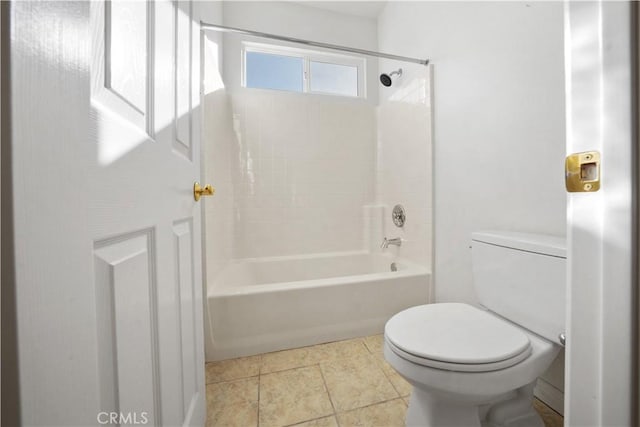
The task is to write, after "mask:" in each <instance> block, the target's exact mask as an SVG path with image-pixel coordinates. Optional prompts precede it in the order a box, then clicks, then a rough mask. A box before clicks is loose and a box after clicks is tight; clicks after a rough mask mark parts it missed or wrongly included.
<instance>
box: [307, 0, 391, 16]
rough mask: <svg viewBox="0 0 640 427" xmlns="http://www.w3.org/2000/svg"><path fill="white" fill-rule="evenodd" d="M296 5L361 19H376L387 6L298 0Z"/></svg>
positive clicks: (353, 2)
mask: <svg viewBox="0 0 640 427" xmlns="http://www.w3.org/2000/svg"><path fill="white" fill-rule="evenodd" d="M296 3H300V4H304V5H305V6H311V7H316V8H318V9H325V10H329V11H332V12H337V13H342V14H345V15H353V16H360V17H363V18H369V19H376V18H377V17H378V14H379V13H380V11H381V10H382V9H384V7H385V5H386V4H387V0H384V1H322V0H309V1H305V0H299V1H296Z"/></svg>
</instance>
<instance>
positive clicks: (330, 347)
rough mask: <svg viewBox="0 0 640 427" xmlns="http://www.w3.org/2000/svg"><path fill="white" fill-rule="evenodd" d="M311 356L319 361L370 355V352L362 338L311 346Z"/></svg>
mask: <svg viewBox="0 0 640 427" xmlns="http://www.w3.org/2000/svg"><path fill="white" fill-rule="evenodd" d="M310 354H311V355H312V356H311V357H314V358H316V359H317V360H318V361H319V362H333V361H339V360H345V359H355V358H360V357H369V356H370V353H369V350H368V349H367V347H366V346H365V344H364V341H363V339H362V338H355V339H352V340H346V341H336V342H330V343H327V344H319V345H315V346H313V347H311V348H310Z"/></svg>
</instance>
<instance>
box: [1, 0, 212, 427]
mask: <svg viewBox="0 0 640 427" xmlns="http://www.w3.org/2000/svg"><path fill="white" fill-rule="evenodd" d="M192 15H193V13H192V6H191V4H190V2H172V1H163V0H158V1H153V2H135V1H134V2H127V1H121V0H112V1H95V2H15V3H13V4H12V11H11V19H12V21H13V25H14V32H15V39H12V52H11V67H12V73H13V75H14V76H15V78H14V79H13V82H12V92H13V93H12V95H13V96H12V100H13V101H12V110H13V111H15V114H14V126H13V133H12V148H13V149H14V152H15V159H14V164H15V168H14V191H15V192H16V193H19V194H20V196H19V197H16V198H15V200H14V206H15V215H16V218H20V219H19V220H17V221H16V224H15V230H16V237H17V238H16V265H17V270H16V275H17V288H16V289H17V296H16V304H17V312H18V324H19V325H20V328H19V331H18V346H19V353H20V355H21V360H20V366H19V369H20V377H21V402H22V408H21V413H22V417H23V418H22V421H23V423H24V424H25V425H95V424H97V417H98V415H99V413H100V412H116V413H120V414H121V415H122V416H124V417H127V416H129V417H130V418H128V420H129V421H132V420H138V421H140V420H141V419H142V416H143V413H144V418H145V419H146V420H147V421H148V423H147V424H148V425H202V424H203V423H204V413H205V407H204V354H203V331H202V328H203V324H202V323H203V320H202V295H203V293H202V274H201V268H202V266H201V247H200V242H201V240H200V238H199V236H200V229H201V228H200V221H201V216H200V205H199V204H197V203H196V202H195V201H194V200H193V195H192V187H193V182H194V181H199V180H200V179H199V178H200V177H199V174H200V152H199V150H200V147H199V135H200V132H199V128H198V126H199V119H198V114H194V113H193V111H197V109H198V104H199V93H198V89H199V84H198V81H199V74H198V73H199V70H200V68H199V66H194V65H193V64H192V61H198V60H199V53H198V52H199V25H198V20H197V19H195V18H194V17H193V16H192ZM34 118H35V120H34ZM42 182H45V183H46V184H47V186H46V188H43V186H42V185H41V183H42ZM25 189H30V190H26V191H25ZM33 260H37V262H35V263H34V262H33ZM131 417H134V418H131ZM103 419H104V417H103ZM126 420H127V419H125V421H124V422H122V424H127V422H126Z"/></svg>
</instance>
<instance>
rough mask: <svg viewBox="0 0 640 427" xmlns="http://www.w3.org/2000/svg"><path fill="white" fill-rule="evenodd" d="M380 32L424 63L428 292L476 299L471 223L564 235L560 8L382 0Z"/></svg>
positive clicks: (557, 385)
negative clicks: (430, 256)
mask: <svg viewBox="0 0 640 427" xmlns="http://www.w3.org/2000/svg"><path fill="white" fill-rule="evenodd" d="M399 23H402V24H401V25H399ZM378 29H379V34H378V38H379V40H380V50H383V51H389V52H393V53H395V54H400V55H407V56H415V57H427V58H430V59H431V61H432V64H433V73H434V75H433V84H434V86H433V95H434V97H433V100H434V104H433V120H434V122H433V127H434V140H433V144H434V169H435V171H434V201H433V206H434V214H435V215H434V221H435V236H434V237H435V245H434V251H435V257H434V286H435V296H436V301H438V302H446V301H457V302H470V303H475V302H476V301H477V300H476V296H475V292H474V289H473V286H472V281H471V257H470V252H469V234H470V233H471V232H472V231H473V230H479V229H490V228H493V229H503V230H519V231H528V232H538V233H548V234H557V235H564V234H565V216H566V201H565V192H564V182H563V169H564V162H563V161H564V153H565V135H564V126H565V125H564V74H563V66H564V64H563V61H564V57H563V5H562V3H561V2H528V3H524V2H496V3H490V2H464V3H463V2H460V3H457V2H424V3H418V2H390V3H389V4H388V5H387V6H386V7H385V9H384V10H383V12H382V13H381V15H380V16H379V21H378ZM381 69H382V66H381ZM561 368H562V360H561V359H559V361H558V362H557V363H556V364H555V365H554V367H552V369H551V371H550V373H549V374H547V375H546V378H545V379H546V381H547V385H550V387H548V388H547V391H548V394H549V393H550V394H553V392H554V391H557V390H558V389H560V390H561V389H562V385H563V384H562V369H561ZM556 397H557V394H556ZM552 400H553V399H552ZM549 403H552V404H554V403H555V404H554V406H555V407H556V409H558V410H560V411H561V410H562V405H561V404H562V402H561V395H560V403H559V406H558V404H557V399H556V402H549Z"/></svg>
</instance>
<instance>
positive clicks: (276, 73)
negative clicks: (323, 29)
mask: <svg viewBox="0 0 640 427" xmlns="http://www.w3.org/2000/svg"><path fill="white" fill-rule="evenodd" d="M242 57H243V67H242V70H243V75H242V82H243V86H244V87H248V88H256V89H275V90H286V91H290V92H300V93H321V94H329V95H340V96H351V97H360V98H364V97H365V90H364V72H365V59H364V58H361V57H356V56H348V55H338V54H333V53H326V52H320V51H311V50H305V49H295V48H290V47H284V46H273V45H265V44H257V43H248V42H247V43H244V44H243V55H242Z"/></svg>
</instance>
